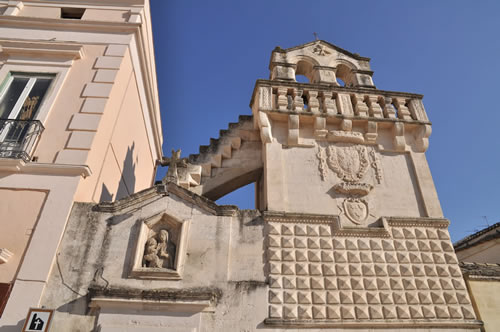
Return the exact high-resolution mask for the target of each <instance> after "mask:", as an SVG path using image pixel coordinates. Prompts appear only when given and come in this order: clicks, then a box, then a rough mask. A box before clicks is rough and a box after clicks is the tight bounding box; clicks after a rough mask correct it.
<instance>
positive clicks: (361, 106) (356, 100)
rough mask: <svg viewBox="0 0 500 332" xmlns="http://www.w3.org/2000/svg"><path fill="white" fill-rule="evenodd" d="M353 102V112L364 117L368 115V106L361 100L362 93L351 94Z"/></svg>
mask: <svg viewBox="0 0 500 332" xmlns="http://www.w3.org/2000/svg"><path fill="white" fill-rule="evenodd" d="M351 97H352V101H353V104H354V114H356V115H359V116H363V117H366V116H368V106H366V104H365V102H364V101H363V96H362V95H351Z"/></svg>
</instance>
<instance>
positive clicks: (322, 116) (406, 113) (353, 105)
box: [250, 80, 431, 152]
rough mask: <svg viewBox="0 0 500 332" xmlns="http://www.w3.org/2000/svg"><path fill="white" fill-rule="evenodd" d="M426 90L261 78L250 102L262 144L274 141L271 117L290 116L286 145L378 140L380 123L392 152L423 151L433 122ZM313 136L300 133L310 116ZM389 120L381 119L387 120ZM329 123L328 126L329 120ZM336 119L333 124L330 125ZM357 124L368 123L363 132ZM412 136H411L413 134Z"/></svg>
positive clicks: (372, 141) (305, 145) (369, 142)
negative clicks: (388, 136)
mask: <svg viewBox="0 0 500 332" xmlns="http://www.w3.org/2000/svg"><path fill="white" fill-rule="evenodd" d="M422 98H423V96H422V95H418V94H412V93H404V92H393V91H383V90H375V89H367V88H351V87H349V88H347V87H338V86H335V85H322V84H305V83H297V82H286V81H279V82H277V81H270V80H258V81H257V83H256V85H255V89H254V92H253V96H252V101H251V102H250V107H251V108H252V112H253V114H254V119H255V121H256V124H257V125H258V127H259V129H260V133H261V140H262V141H263V142H264V143H270V142H272V141H273V139H274V138H273V132H272V130H271V125H272V119H281V120H284V118H283V115H285V116H287V117H288V119H287V120H288V137H287V142H286V144H287V145H288V146H302V147H313V146H314V145H315V143H314V140H318V139H319V140H327V141H337V142H352V143H365V144H378V143H377V138H378V136H379V135H378V133H379V128H382V127H384V128H385V129H386V130H389V131H390V132H391V135H392V145H391V146H390V147H388V146H387V145H386V146H385V147H383V146H381V148H384V149H390V150H392V151H400V152H402V151H407V150H408V149H409V146H408V144H413V150H414V151H417V152H425V151H426V150H427V148H428V146H429V140H428V138H429V136H430V134H431V123H430V122H429V119H428V118H427V114H426V112H425V109H424V106H423V104H422ZM308 116H310V117H312V118H313V121H312V125H313V129H314V130H313V133H314V135H313V136H314V137H313V138H311V139H312V140H311V139H305V138H303V137H301V136H303V135H299V131H300V128H302V127H303V125H301V124H300V123H302V122H303V121H304V122H303V123H304V124H306V125H307V123H309V124H311V121H308V120H307V119H302V118H303V117H308ZM384 122H385V123H386V124H383V123H384ZM328 124H330V125H328ZM332 124H333V128H332ZM354 126H357V128H360V127H362V128H364V129H362V130H361V131H360V130H359V129H357V130H354V129H353V128H354ZM381 126H382V127H381ZM410 133H411V135H412V136H413V138H410V140H408V138H409V137H408V135H407V134H410Z"/></svg>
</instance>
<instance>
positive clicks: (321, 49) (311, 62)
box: [269, 40, 374, 88]
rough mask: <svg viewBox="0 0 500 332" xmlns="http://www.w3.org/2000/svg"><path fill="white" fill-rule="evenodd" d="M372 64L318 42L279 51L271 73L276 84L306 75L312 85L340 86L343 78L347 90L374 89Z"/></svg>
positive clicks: (271, 67) (274, 57)
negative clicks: (353, 88)
mask: <svg viewBox="0 0 500 332" xmlns="http://www.w3.org/2000/svg"><path fill="white" fill-rule="evenodd" d="M369 62H370V59H369V58H365V57H362V56H360V55H359V54H353V53H351V52H349V51H346V50H344V49H342V48H340V47H338V46H335V45H333V44H330V43H328V42H325V41H323V40H315V41H312V42H310V43H307V44H303V45H300V46H296V47H292V48H288V49H282V48H280V47H276V48H275V49H274V50H273V53H272V56H271V63H270V65H269V69H271V79H272V80H290V81H295V80H296V79H295V76H296V75H304V76H306V77H307V78H308V79H309V82H310V83H328V84H333V85H337V84H338V83H337V78H340V79H342V80H343V81H344V82H345V84H346V86H351V87H371V88H373V87H374V85H373V82H372V80H371V76H372V75H373V72H371V70H370V64H369Z"/></svg>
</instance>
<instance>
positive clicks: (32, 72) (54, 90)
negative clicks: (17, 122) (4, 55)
mask: <svg viewBox="0 0 500 332" xmlns="http://www.w3.org/2000/svg"><path fill="white" fill-rule="evenodd" d="M69 69H70V68H69V67H56V66H53V64H52V66H51V67H47V66H40V65H16V64H9V63H6V64H5V65H4V66H2V68H1V69H0V80H2V81H5V80H6V79H7V82H5V83H4V86H3V87H2V88H3V89H2V91H1V93H2V94H3V93H5V92H6V91H7V87H8V84H10V82H8V80H11V79H13V75H15V74H20V75H23V74H25V75H26V76H33V77H32V79H30V82H29V83H28V84H27V85H26V87H25V90H24V91H23V92H22V93H21V96H20V97H19V99H18V101H17V103H16V105H15V106H14V108H13V109H12V111H11V113H10V114H9V116H8V117H7V118H8V119H15V118H16V117H17V114H18V113H19V111H20V109H21V107H22V104H23V103H24V99H26V96H27V95H28V94H29V92H30V91H31V87H32V85H33V84H34V83H35V78H36V75H37V74H38V75H40V76H46V75H47V76H49V75H50V76H52V83H51V84H50V87H49V89H48V90H47V92H46V93H45V96H44V98H43V100H42V104H41V105H40V107H39V109H38V111H37V114H35V116H34V117H33V119H32V120H39V121H40V122H41V123H42V125H43V126H44V127H45V123H46V121H47V119H48V116H49V113H50V110H51V108H52V105H53V104H54V101H55V99H56V98H57V95H58V94H59V92H60V90H61V87H62V84H63V83H64V80H65V79H66V77H67V74H68V73H69ZM9 75H10V78H9V77H8V76H9ZM30 83H32V85H31V87H29V86H30ZM23 96H24V98H22V97H23ZM21 101H22V102H21Z"/></svg>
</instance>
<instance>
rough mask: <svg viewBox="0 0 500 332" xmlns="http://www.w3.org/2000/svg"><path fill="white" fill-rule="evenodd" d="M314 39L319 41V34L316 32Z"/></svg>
mask: <svg viewBox="0 0 500 332" xmlns="http://www.w3.org/2000/svg"><path fill="white" fill-rule="evenodd" d="M313 35H314V39H316V40H318V34H317V33H316V32H313Z"/></svg>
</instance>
